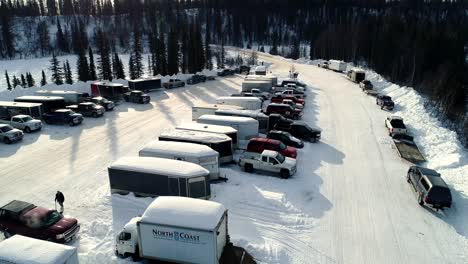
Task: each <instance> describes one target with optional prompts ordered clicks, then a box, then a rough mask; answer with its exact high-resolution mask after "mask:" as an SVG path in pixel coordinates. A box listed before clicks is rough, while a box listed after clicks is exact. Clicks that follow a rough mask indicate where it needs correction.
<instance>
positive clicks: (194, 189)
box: [108, 157, 211, 199]
mask: <svg viewBox="0 0 468 264" xmlns="http://www.w3.org/2000/svg"><path fill="white" fill-rule="evenodd" d="M108 173H109V185H110V189H111V193H120V194H127V193H129V192H133V193H134V194H135V195H138V196H150V197H156V196H184V197H192V198H199V199H209V198H210V196H211V190H210V183H209V171H208V170H206V169H205V168H203V167H201V166H200V165H197V164H194V163H190V162H186V161H180V160H172V159H162V158H149V157H123V158H120V159H118V160H117V161H115V162H114V163H112V165H111V166H109V168H108Z"/></svg>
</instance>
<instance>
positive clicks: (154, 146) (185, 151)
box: [140, 140, 219, 157]
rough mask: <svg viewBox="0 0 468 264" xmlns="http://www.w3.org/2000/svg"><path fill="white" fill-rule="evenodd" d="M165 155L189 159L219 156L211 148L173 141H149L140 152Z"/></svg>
mask: <svg viewBox="0 0 468 264" xmlns="http://www.w3.org/2000/svg"><path fill="white" fill-rule="evenodd" d="M145 152H147V153H151V152H156V153H165V154H175V155H184V156H189V157H212V156H219V153H218V152H217V151H214V150H213V149H212V148H210V147H208V146H205V145H201V144H195V143H186V142H175V141H157V140H153V141H150V142H149V143H148V144H147V145H146V146H144V147H143V148H142V149H141V150H140V154H142V153H145Z"/></svg>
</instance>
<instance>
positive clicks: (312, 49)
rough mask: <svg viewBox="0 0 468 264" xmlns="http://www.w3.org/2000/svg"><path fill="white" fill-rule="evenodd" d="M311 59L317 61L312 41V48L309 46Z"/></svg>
mask: <svg viewBox="0 0 468 264" xmlns="http://www.w3.org/2000/svg"><path fill="white" fill-rule="evenodd" d="M309 59H311V60H313V59H315V57H314V41H313V40H311V41H310V46H309Z"/></svg>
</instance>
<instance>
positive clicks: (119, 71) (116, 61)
mask: <svg viewBox="0 0 468 264" xmlns="http://www.w3.org/2000/svg"><path fill="white" fill-rule="evenodd" d="M112 66H113V72H114V77H115V78H117V79H125V71H124V67H123V63H122V60H121V59H120V58H119V55H118V54H117V52H115V53H114V57H113V63H112Z"/></svg>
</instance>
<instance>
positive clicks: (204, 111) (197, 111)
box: [192, 104, 245, 121]
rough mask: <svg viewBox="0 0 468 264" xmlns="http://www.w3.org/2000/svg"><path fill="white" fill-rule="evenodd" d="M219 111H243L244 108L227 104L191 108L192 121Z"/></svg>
mask: <svg viewBox="0 0 468 264" xmlns="http://www.w3.org/2000/svg"><path fill="white" fill-rule="evenodd" d="M220 109H237V110H243V109H245V108H244V107H240V106H237V105H228V104H203V105H194V106H192V120H194V121H195V120H197V119H198V118H199V117H200V116H202V115H214V113H215V112H216V110H220Z"/></svg>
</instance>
